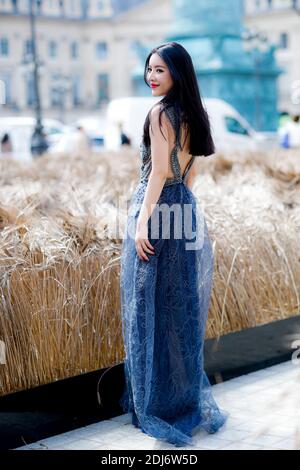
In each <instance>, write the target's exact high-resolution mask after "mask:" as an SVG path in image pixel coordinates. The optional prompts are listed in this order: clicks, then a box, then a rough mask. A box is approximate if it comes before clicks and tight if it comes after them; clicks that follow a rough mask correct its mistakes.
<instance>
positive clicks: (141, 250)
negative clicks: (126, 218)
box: [135, 224, 154, 261]
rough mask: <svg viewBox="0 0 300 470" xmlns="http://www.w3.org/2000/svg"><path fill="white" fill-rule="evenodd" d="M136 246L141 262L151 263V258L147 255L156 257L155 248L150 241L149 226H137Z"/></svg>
mask: <svg viewBox="0 0 300 470" xmlns="http://www.w3.org/2000/svg"><path fill="white" fill-rule="evenodd" d="M135 246H136V251H137V254H138V256H139V257H140V259H141V260H144V261H149V258H148V257H147V255H146V252H147V253H150V254H152V255H154V248H153V246H152V245H151V243H150V242H149V240H148V226H147V225H145V224H142V225H139V224H137V229H136V234H135Z"/></svg>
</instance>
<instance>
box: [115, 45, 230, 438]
mask: <svg viewBox="0 0 300 470" xmlns="http://www.w3.org/2000/svg"><path fill="white" fill-rule="evenodd" d="M144 79H145V82H146V84H147V85H148V86H150V87H151V89H152V95H153V96H158V97H159V96H162V97H163V98H162V99H161V100H160V101H159V102H158V103H156V104H155V105H154V106H153V107H152V108H151V110H150V111H149V113H148V115H147V117H146V120H145V123H144V129H143V139H142V142H141V145H140V154H141V167H140V181H139V183H138V185H137V187H136V188H135V191H134V193H133V195H132V198H131V201H130V205H129V211H128V219H127V225H126V230H125V234H124V239H123V244H122V252H121V273H120V292H121V315H122V332H123V338H124V348H125V361H124V370H125V379H126V387H125V390H124V393H123V396H122V398H121V400H120V405H121V406H122V409H123V410H124V412H126V413H131V414H132V423H133V424H134V425H135V426H136V427H137V428H140V430H141V431H142V432H144V433H145V434H148V435H150V436H153V437H155V438H157V439H160V440H163V441H166V442H169V443H171V444H173V445H175V446H185V445H187V444H192V442H193V441H192V435H194V434H195V433H196V432H197V430H200V429H205V430H206V431H207V432H208V433H215V432H216V431H218V429H219V428H220V427H221V426H222V425H223V424H224V423H225V421H226V418H227V415H228V413H227V412H225V411H221V410H220V409H219V407H218V406H217V404H216V402H215V401H214V398H213V396H212V391H211V385H210V383H209V380H208V378H207V375H206V373H205V371H204V368H203V364H204V362H203V345H204V336H205V327H206V320H207V313H208V308H209V302H210V296H211V288H212V276H213V265H214V257H213V251H212V245H211V241H210V238H209V234H208V230H207V225H206V221H205V218H204V215H203V213H202V211H201V210H199V208H198V207H197V202H196V198H195V195H194V194H193V192H192V191H191V186H192V181H193V177H194V175H195V170H194V167H195V165H193V163H194V160H195V158H196V157H197V156H198V157H199V156H204V157H206V156H209V155H211V154H212V153H214V151H215V148H214V143H213V139H212V136H211V131H210V124H209V119H208V115H207V113H206V110H205V109H204V107H203V104H202V101H201V97H200V92H199V88H198V83H197V78H196V74H195V70H194V66H193V63H192V59H191V57H190V55H189V53H188V52H187V51H186V49H185V48H184V47H183V46H181V45H180V44H179V43H176V42H168V43H166V44H162V45H161V46H159V47H156V48H154V49H153V50H152V51H151V52H150V54H149V55H148V57H147V59H146V63H145V72H144Z"/></svg>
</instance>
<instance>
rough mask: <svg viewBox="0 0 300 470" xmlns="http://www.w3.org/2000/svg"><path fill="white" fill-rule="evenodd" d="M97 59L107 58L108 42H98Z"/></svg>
mask: <svg viewBox="0 0 300 470" xmlns="http://www.w3.org/2000/svg"><path fill="white" fill-rule="evenodd" d="M96 57H97V59H105V58H106V57H107V44H106V42H103V41H102V42H97V44H96Z"/></svg>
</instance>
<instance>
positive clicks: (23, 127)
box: [0, 116, 68, 160]
mask: <svg viewBox="0 0 300 470" xmlns="http://www.w3.org/2000/svg"><path fill="white" fill-rule="evenodd" d="M42 125H43V130H44V131H45V133H46V136H47V141H48V143H49V150H50V149H51V147H52V146H53V145H54V144H56V143H57V142H58V141H59V140H60V139H61V137H62V135H63V134H64V133H65V132H66V130H67V129H68V127H67V126H65V125H64V124H63V123H62V122H60V121H59V120H56V119H48V118H45V119H43V121H42ZM34 127H35V118H33V117H31V116H26V117H23V116H13V117H0V138H1V137H2V136H3V135H4V134H5V133H8V134H9V136H10V138H11V142H12V147H13V153H12V157H13V158H16V159H18V160H30V159H31V158H32V156H31V152H30V144H31V136H32V133H33V130H34Z"/></svg>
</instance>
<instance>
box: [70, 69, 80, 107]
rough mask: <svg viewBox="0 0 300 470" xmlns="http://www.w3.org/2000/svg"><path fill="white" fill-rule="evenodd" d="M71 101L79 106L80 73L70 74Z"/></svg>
mask: <svg viewBox="0 0 300 470" xmlns="http://www.w3.org/2000/svg"><path fill="white" fill-rule="evenodd" d="M72 103H73V106H79V105H80V104H81V102H80V75H73V76H72Z"/></svg>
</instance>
